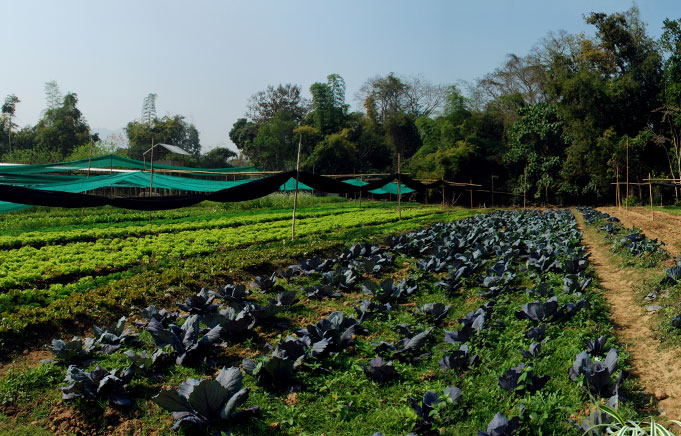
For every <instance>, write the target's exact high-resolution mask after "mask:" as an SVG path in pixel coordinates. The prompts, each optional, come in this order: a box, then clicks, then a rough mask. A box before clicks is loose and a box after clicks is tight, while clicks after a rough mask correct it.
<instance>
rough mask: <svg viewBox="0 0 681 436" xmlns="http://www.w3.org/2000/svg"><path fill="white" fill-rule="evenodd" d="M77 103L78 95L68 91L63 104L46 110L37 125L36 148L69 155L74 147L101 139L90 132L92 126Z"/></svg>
mask: <svg viewBox="0 0 681 436" xmlns="http://www.w3.org/2000/svg"><path fill="white" fill-rule="evenodd" d="M77 103H78V96H77V95H76V94H75V93H68V94H66V96H64V100H63V102H62V104H61V106H58V107H55V108H50V109H47V111H45V115H44V117H43V118H42V119H41V120H40V121H38V124H36V126H35V138H34V145H33V147H34V148H37V149H43V150H49V151H51V152H57V153H59V154H60V155H61V156H67V155H68V154H70V153H71V152H72V151H73V148H74V147H76V146H78V145H81V144H86V143H89V142H90V141H97V140H98V139H99V137H98V136H97V135H96V134H94V135H92V134H91V133H90V126H89V125H88V124H87V121H85V118H84V117H83V115H82V113H81V112H80V110H79V109H78V108H77V107H76V104H77ZM32 163H36V162H32Z"/></svg>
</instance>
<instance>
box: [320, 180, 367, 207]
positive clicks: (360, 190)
mask: <svg viewBox="0 0 681 436" xmlns="http://www.w3.org/2000/svg"><path fill="white" fill-rule="evenodd" d="M362 179H363V177H362V175H361V174H360V175H359V208H360V209H361V208H362V185H363V184H364V181H363V180H362ZM313 195H314V193H313Z"/></svg>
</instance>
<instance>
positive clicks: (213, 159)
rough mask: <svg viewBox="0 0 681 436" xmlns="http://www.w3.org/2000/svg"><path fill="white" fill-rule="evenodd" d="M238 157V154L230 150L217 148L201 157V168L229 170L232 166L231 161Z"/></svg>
mask: <svg viewBox="0 0 681 436" xmlns="http://www.w3.org/2000/svg"><path fill="white" fill-rule="evenodd" d="M236 156H237V154H236V153H235V152H234V151H232V150H230V149H229V148H226V147H217V148H214V149H212V150H210V151H209V152H208V153H206V154H203V155H201V158H200V159H199V164H200V166H201V168H227V167H229V166H230V164H229V160H230V159H232V158H235V157H236Z"/></svg>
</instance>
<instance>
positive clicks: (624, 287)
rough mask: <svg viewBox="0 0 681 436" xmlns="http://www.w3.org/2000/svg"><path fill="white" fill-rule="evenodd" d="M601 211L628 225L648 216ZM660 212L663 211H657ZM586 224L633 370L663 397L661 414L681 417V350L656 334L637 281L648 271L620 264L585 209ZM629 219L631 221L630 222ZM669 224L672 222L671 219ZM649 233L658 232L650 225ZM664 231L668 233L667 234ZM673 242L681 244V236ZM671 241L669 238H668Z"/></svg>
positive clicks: (680, 226)
mask: <svg viewBox="0 0 681 436" xmlns="http://www.w3.org/2000/svg"><path fill="white" fill-rule="evenodd" d="M608 209H614V208H602V209H601V210H603V211H605V212H608V213H611V214H613V215H615V216H617V217H618V218H620V219H621V220H622V222H623V224H624V225H635V226H637V227H641V226H640V225H637V224H636V223H639V222H641V220H645V219H648V221H649V220H650V219H649V218H648V217H645V218H642V217H641V213H640V212H636V211H631V210H630V211H629V214H627V218H625V219H623V217H622V215H621V214H620V213H619V212H618V211H610V210H608ZM656 215H657V214H656ZM575 216H576V217H577V221H578V223H579V226H580V229H581V230H582V232H584V243H585V245H586V246H587V248H588V249H589V251H590V252H591V258H590V259H591V263H592V264H593V265H594V268H595V269H596V274H597V276H598V278H599V280H600V285H601V288H602V289H603V290H604V295H605V297H606V299H607V300H608V302H609V303H610V306H611V307H610V311H611V314H612V319H613V322H614V326H615V333H616V335H617V338H618V340H619V341H620V342H621V343H622V344H623V345H624V347H625V349H626V351H627V352H628V353H629V354H630V355H631V356H632V361H631V364H632V372H633V374H634V375H635V376H636V377H638V378H639V379H640V381H641V383H642V384H643V386H644V388H645V390H646V391H647V392H650V393H651V394H653V395H654V396H655V398H657V399H658V400H659V407H660V413H661V414H662V415H664V416H666V417H667V418H669V419H679V418H680V417H681V383H679V381H680V380H681V367H680V366H679V364H678V362H679V358H680V357H681V352H679V350H677V349H670V348H665V349H663V348H662V347H661V346H660V344H659V342H658V341H657V340H656V339H655V334H654V331H653V330H652V328H651V320H650V315H648V313H647V312H645V310H644V309H643V307H642V306H641V302H640V301H639V300H638V297H637V293H636V291H635V289H634V285H635V284H637V283H641V282H642V281H643V280H645V278H646V273H645V271H643V270H641V269H636V268H626V267H621V266H619V265H620V264H621V262H620V261H619V260H618V259H617V258H615V256H614V255H613V253H612V252H610V249H609V246H608V245H606V243H605V242H604V240H603V238H602V237H601V236H600V235H599V234H598V233H597V232H596V230H595V229H593V228H587V227H586V226H585V225H584V220H583V219H582V217H581V214H579V213H576V214H575ZM625 220H626V221H625ZM660 221H661V222H660V223H659V227H658V229H660V231H661V232H662V231H663V228H664V227H663V226H664V225H665V224H663V223H664V221H662V220H660ZM667 225H671V222H670V223H669V224H667ZM679 230H681V222H679V224H678V225H677V230H676V231H677V232H678V231H679ZM643 231H644V233H645V234H646V235H647V236H649V237H655V235H654V234H653V233H652V232H648V231H647V228H643ZM662 234H664V233H662ZM677 238H678V239H676V240H674V242H672V244H679V247H681V235H679V234H678V233H677ZM665 242H666V241H665Z"/></svg>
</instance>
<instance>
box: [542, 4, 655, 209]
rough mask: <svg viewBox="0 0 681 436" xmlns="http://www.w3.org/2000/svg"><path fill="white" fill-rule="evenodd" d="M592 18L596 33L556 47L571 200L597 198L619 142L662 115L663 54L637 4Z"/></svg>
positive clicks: (551, 85)
mask: <svg viewBox="0 0 681 436" xmlns="http://www.w3.org/2000/svg"><path fill="white" fill-rule="evenodd" d="M586 21H587V23H589V24H592V25H594V26H595V27H596V34H595V36H594V38H586V37H585V36H583V35H582V36H577V37H576V42H575V43H574V44H571V46H570V47H569V50H567V51H563V52H555V53H553V54H552V60H551V63H550V68H549V71H548V77H549V81H548V89H549V92H550V93H551V94H552V96H553V98H555V101H556V102H557V107H558V111H559V114H560V116H561V118H562V119H563V120H564V122H565V133H566V134H567V135H568V136H569V137H570V144H569V147H568V150H567V154H566V159H565V161H564V164H563V169H562V172H561V174H562V177H563V183H562V186H561V189H562V191H563V193H564V194H565V195H569V196H570V197H571V199H572V200H576V199H579V200H580V201H585V200H590V201H596V200H598V199H601V198H604V197H609V192H610V191H611V190H612V187H611V185H610V182H611V181H612V177H613V176H614V172H613V166H612V165H611V163H612V162H613V160H614V158H615V157H616V155H615V154H616V153H618V146H617V144H620V143H621V142H622V140H624V139H625V138H635V137H638V135H639V133H640V132H642V131H644V130H646V129H648V127H649V126H650V125H651V124H654V123H655V122H657V121H656V119H659V115H657V114H655V113H654V110H655V109H656V108H657V107H659V101H658V95H659V93H660V83H661V79H662V59H661V56H660V54H659V52H658V51H657V50H656V47H655V43H654V41H653V40H652V39H651V38H650V37H649V36H647V35H646V33H645V26H644V25H643V23H641V21H640V19H639V14H638V10H637V9H636V8H635V7H632V8H631V9H629V10H628V11H626V12H624V13H613V14H610V15H607V14H603V13H592V14H590V15H589V16H587V17H586ZM642 171H645V169H642ZM644 175H645V176H647V173H643V174H634V175H633V177H634V178H639V177H643V176H644Z"/></svg>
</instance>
